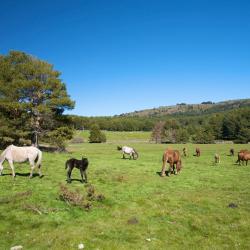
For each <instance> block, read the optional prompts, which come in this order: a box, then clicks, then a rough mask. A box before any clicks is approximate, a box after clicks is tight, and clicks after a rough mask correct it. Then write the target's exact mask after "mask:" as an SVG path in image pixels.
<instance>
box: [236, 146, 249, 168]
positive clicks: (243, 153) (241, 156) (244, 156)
mask: <svg viewBox="0 0 250 250" xmlns="http://www.w3.org/2000/svg"><path fill="white" fill-rule="evenodd" d="M248 160H250V152H249V151H248V150H247V149H242V150H240V152H239V153H238V160H237V161H236V163H239V165H241V161H243V165H244V161H245V162H246V165H247V162H248Z"/></svg>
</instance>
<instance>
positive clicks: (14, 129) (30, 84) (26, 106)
mask: <svg viewBox="0 0 250 250" xmlns="http://www.w3.org/2000/svg"><path fill="white" fill-rule="evenodd" d="M59 77H60V72H58V71H56V70H54V69H53V65H51V64H49V63H47V62H45V61H41V60H39V59H37V58H35V57H33V56H30V55H27V54H25V53H24V52H20V51H11V52H10V53H9V54H8V55H6V56H3V55H2V56H0V121H1V122H3V123H1V124H4V125H6V127H4V126H2V127H0V137H1V138H2V139H3V138H6V137H9V138H12V139H13V142H14V143H15V144H21V143H20V140H19V139H20V138H22V139H29V140H32V141H33V143H37V142H38V136H39V137H42V136H44V134H46V133H47V132H48V131H52V130H54V128H56V127H58V126H60V125H61V120H60V119H61V116H62V114H63V112H64V110H66V109H72V108H73V107H74V102H73V101H72V100H71V99H70V97H69V96H68V94H67V91H66V86H65V84H64V83H63V82H62V81H61V79H60V78H59ZM4 143H6V142H4Z"/></svg>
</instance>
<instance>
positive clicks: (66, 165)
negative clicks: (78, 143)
mask: <svg viewBox="0 0 250 250" xmlns="http://www.w3.org/2000/svg"><path fill="white" fill-rule="evenodd" d="M68 162H69V161H66V162H65V169H67V167H68Z"/></svg>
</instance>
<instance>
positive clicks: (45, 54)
mask: <svg viewBox="0 0 250 250" xmlns="http://www.w3.org/2000/svg"><path fill="white" fill-rule="evenodd" d="M0 10H1V15H0V54H7V53H8V52H9V50H21V51H24V52H26V53H29V54H32V55H34V56H37V57H38V58H40V59H43V60H46V61H48V62H50V63H52V64H54V67H55V69H57V70H59V71H61V72H62V76H61V78H62V79H63V81H64V82H65V83H66V85H67V89H68V92H69V94H70V96H71V97H72V99H74V100H75V101H76V107H75V109H74V110H73V111H71V112H70V113H72V114H78V115H87V116H96V115H114V114H120V113H124V112H129V111H134V110H140V109H144V108H153V107H158V106H163V105H173V104H176V103H180V102H186V103H200V102H202V101H208V100H211V101H215V102H217V101H222V100H228V99H238V98H249V97H250V1H241V0H233V1H230V0H227V1H224V0H223V1H219V0H217V1H214V0H209V1H207V0H197V1H192V0H190V1H185V0H182V1H181V0H175V1H167V0H165V1H158V0H152V1H148V0H141V1H139V0H123V1H122V0H120V1H109V0H105V1H101V0H99V1H96V0H81V1H80V0H79V1H77V0H71V1H59V0H54V1H48V0H43V1H33V0H32V1H28V0H22V1H21V0H20V1H18V0H8V1H3V0H0Z"/></svg>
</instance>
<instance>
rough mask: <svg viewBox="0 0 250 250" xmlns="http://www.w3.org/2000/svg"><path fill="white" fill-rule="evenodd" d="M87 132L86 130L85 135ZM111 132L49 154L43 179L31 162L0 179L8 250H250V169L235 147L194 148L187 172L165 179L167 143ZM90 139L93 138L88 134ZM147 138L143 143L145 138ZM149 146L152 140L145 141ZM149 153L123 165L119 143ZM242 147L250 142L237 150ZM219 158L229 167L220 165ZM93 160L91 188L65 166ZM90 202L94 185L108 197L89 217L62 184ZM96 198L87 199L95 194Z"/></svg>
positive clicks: (2, 237) (0, 245)
mask: <svg viewBox="0 0 250 250" xmlns="http://www.w3.org/2000/svg"><path fill="white" fill-rule="evenodd" d="M84 133H86V132H84ZM134 133H137V136H135V135H134V136H133V133H125V132H124V133H120V135H119V133H113V132H109V133H107V138H108V142H107V143H105V144H89V143H82V144H74V145H73V144H71V145H69V147H68V150H69V152H70V153H43V169H42V170H43V174H44V177H43V178H41V179H40V178H39V177H38V176H35V177H34V178H33V179H29V178H28V173H29V167H28V164H22V165H18V164H15V165H16V173H17V177H16V179H15V180H12V177H11V175H10V173H11V171H10V168H9V166H8V164H7V163H5V164H4V165H5V168H4V172H3V173H4V175H3V176H0V219H1V223H0V249H10V247H11V246H15V245H22V246H23V249H34V250H38V249H60V250H62V249H63V250H64V249H65V250H69V249H78V244H80V243H83V244H84V246H85V248H84V249H100V250H101V249H109V250H110V249H119V250H122V249H250V171H249V170H250V163H249V166H238V165H236V164H235V161H236V156H235V157H230V156H228V154H229V149H230V148H231V147H232V145H226V144H220V145H199V147H200V148H201V157H199V158H197V157H194V156H193V155H192V154H193V153H194V149H195V147H196V146H197V145H190V144H187V145H185V146H186V147H187V148H188V151H189V156H188V157H186V158H183V169H182V171H181V173H180V174H179V175H177V176H174V175H171V176H170V177H163V178H162V177H160V176H159V172H160V170H161V157H162V154H163V151H164V149H165V148H166V147H171V148H176V149H179V150H181V149H182V148H183V145H159V144H152V143H148V142H146V141H148V140H147V138H148V137H149V134H148V137H147V136H145V133H141V134H140V132H134ZM81 136H85V134H83V135H82V134H81ZM138 139H141V141H140V140H139V141H137V140H138ZM143 140H145V142H143ZM119 142H126V144H127V145H130V146H132V147H135V148H136V149H137V151H138V152H139V159H138V160H129V159H127V160H123V159H121V152H119V151H117V150H116V146H117V143H119ZM233 147H234V149H235V151H236V152H237V151H238V150H239V149H242V148H247V149H250V148H249V147H250V146H249V145H233ZM215 153H219V154H220V156H221V163H220V164H217V165H216V164H214V158H213V157H214V154H215ZM82 155H84V156H87V157H88V159H89V161H90V165H89V169H88V178H89V184H87V185H86V184H82V183H81V182H79V179H80V174H79V171H78V170H77V169H75V170H74V171H73V176H72V178H73V179H74V180H73V181H72V183H71V184H67V183H66V170H65V168H64V163H65V161H66V160H67V159H69V158H70V157H76V158H80V157H81V156H82ZM61 185H65V186H66V187H67V188H68V189H69V190H70V191H72V192H75V193H76V194H81V195H84V196H86V191H87V190H88V188H89V185H92V186H93V187H94V189H95V192H96V193H97V194H102V195H104V197H105V199H104V200H102V201H91V204H92V207H91V209H90V210H89V211H86V210H85V209H83V208H82V207H80V206H77V205H76V206H74V205H72V204H70V203H69V202H65V201H62V200H61V199H60V198H59V195H60V192H61V191H60V186H61ZM85 199H87V198H85Z"/></svg>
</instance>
